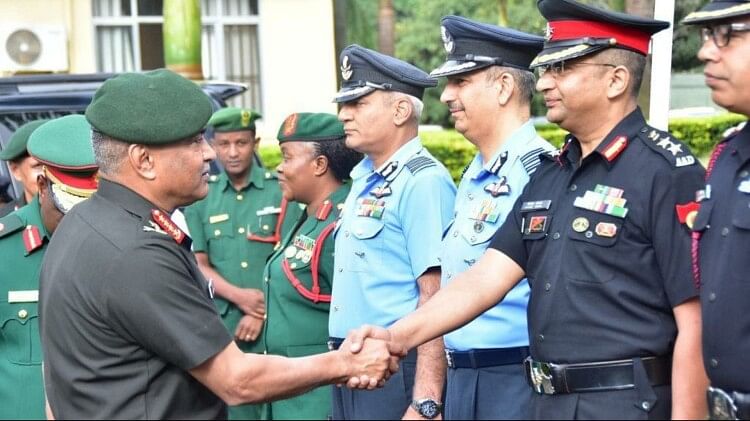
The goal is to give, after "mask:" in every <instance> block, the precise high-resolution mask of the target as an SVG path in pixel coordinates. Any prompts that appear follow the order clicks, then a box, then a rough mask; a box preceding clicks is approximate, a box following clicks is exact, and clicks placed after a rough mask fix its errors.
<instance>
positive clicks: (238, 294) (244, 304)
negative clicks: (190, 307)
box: [195, 252, 266, 322]
mask: <svg viewBox="0 0 750 421" xmlns="http://www.w3.org/2000/svg"><path fill="white" fill-rule="evenodd" d="M195 260H196V261H197V262H198V268H199V269H200V270H201V273H202V274H203V276H205V277H206V279H211V280H212V281H213V283H214V290H215V292H216V294H217V295H218V296H219V297H222V298H224V299H225V300H228V301H231V302H232V303H234V305H236V306H237V307H238V308H239V309H240V310H241V311H242V312H243V313H245V314H247V315H248V316H253V317H255V318H256V319H260V320H261V322H262V321H263V316H264V315H265V314H266V300H265V297H264V296H263V291H261V290H259V289H254V288H239V287H237V286H235V285H232V283H230V282H229V281H227V280H226V279H224V277H223V276H221V275H220V274H219V272H217V271H216V269H214V268H213V266H211V262H210V261H209V259H208V254H206V253H204V252H195Z"/></svg>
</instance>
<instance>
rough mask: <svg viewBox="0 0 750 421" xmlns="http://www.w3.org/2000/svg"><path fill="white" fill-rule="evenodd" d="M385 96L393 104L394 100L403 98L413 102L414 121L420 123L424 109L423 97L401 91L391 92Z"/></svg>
mask: <svg viewBox="0 0 750 421" xmlns="http://www.w3.org/2000/svg"><path fill="white" fill-rule="evenodd" d="M385 98H386V101H387V102H388V104H389V105H390V104H393V102H394V101H396V100H399V99H401V98H406V99H408V100H409V102H410V103H411V109H412V121H414V122H416V123H417V124H419V122H420V121H421V120H422V112H423V111H424V103H423V102H422V100H421V99H419V98H417V97H415V96H413V95H409V94H405V93H401V92H389V95H386V97H385Z"/></svg>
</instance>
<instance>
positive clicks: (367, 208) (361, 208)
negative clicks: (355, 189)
mask: <svg viewBox="0 0 750 421" xmlns="http://www.w3.org/2000/svg"><path fill="white" fill-rule="evenodd" d="M384 212H385V200H379V199H364V198H363V199H359V200H358V201H357V216H366V217H369V218H375V219H382V218H383V213H384Z"/></svg>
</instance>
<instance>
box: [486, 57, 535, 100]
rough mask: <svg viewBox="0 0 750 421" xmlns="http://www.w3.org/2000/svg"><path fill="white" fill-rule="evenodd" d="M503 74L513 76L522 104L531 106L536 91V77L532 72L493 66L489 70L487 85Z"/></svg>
mask: <svg viewBox="0 0 750 421" xmlns="http://www.w3.org/2000/svg"><path fill="white" fill-rule="evenodd" d="M503 73H508V74H510V75H511V76H513V80H514V81H515V82H516V90H517V92H518V97H519V99H520V100H521V104H526V105H528V104H531V99H532V98H533V97H534V91H535V89H536V76H534V73H533V72H531V71H530V70H522V69H517V68H515V67H505V66H492V67H490V68H489V69H488V70H487V84H488V85H489V84H490V83H492V82H495V81H496V80H498V79H500V76H502V75H503Z"/></svg>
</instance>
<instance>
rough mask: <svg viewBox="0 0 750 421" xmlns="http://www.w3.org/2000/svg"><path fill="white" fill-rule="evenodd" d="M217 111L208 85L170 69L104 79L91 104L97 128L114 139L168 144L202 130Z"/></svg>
mask: <svg viewBox="0 0 750 421" xmlns="http://www.w3.org/2000/svg"><path fill="white" fill-rule="evenodd" d="M212 112H213V110H212V107H211V100H210V99H209V98H208V96H207V95H206V94H205V93H203V90H202V89H201V88H200V87H199V86H198V85H196V84H195V83H194V82H191V81H189V80H187V79H185V78H184V77H182V76H180V75H178V74H177V73H174V72H172V71H170V70H166V69H159V70H153V71H150V72H145V73H123V74H121V75H118V76H115V77H113V78H111V79H109V80H107V81H106V82H104V83H103V84H102V86H101V87H100V88H99V89H98V90H97V91H96V94H94V99H93V100H92V101H91V104H90V105H89V106H88V108H87V109H86V118H87V119H88V121H89V123H91V125H92V126H93V127H94V129H95V130H97V131H100V132H102V133H104V134H105V135H107V136H110V137H112V138H114V139H117V140H121V141H124V142H128V143H139V144H143V145H163V144H168V143H173V142H176V141H178V140H182V139H185V138H188V137H190V136H193V135H195V134H196V133H199V132H200V131H201V130H203V128H204V127H205V125H206V122H207V121H208V119H209V118H210V117H211V113H212Z"/></svg>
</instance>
